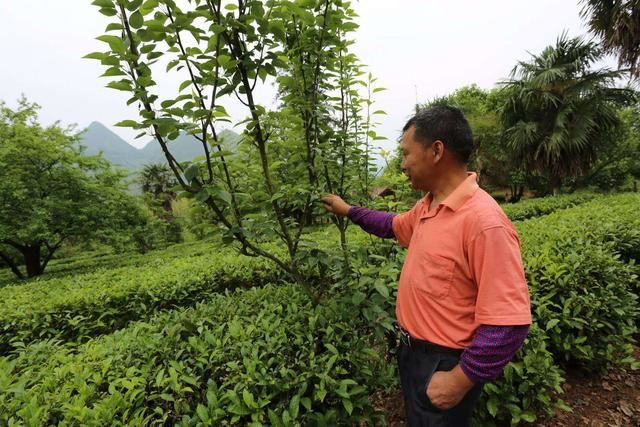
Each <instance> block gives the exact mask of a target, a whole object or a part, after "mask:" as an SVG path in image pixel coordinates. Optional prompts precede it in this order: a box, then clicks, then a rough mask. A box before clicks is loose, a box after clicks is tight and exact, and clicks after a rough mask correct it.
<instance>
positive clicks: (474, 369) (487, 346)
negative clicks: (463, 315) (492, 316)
mask: <svg viewBox="0 0 640 427" xmlns="http://www.w3.org/2000/svg"><path fill="white" fill-rule="evenodd" d="M528 332H529V325H519V326H491V325H480V327H479V328H478V330H477V331H476V334H475V335H474V337H473V341H472V342H471V344H470V345H469V347H467V348H465V349H464V351H463V352H462V356H460V368H461V369H462V371H463V372H464V373H465V374H466V375H467V376H468V377H469V379H471V381H473V382H475V383H486V382H488V381H493V380H495V379H496V378H498V376H499V375H500V374H501V373H502V370H503V369H504V367H505V366H506V365H507V363H509V361H510V360H511V359H512V358H513V356H515V354H516V353H517V352H518V349H520V347H521V346H522V343H523V342H524V339H525V338H526V337H527V333H528Z"/></svg>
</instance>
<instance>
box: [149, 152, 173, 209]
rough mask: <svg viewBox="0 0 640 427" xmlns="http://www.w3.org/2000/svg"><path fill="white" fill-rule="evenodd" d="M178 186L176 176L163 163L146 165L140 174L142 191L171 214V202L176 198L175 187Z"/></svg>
mask: <svg viewBox="0 0 640 427" xmlns="http://www.w3.org/2000/svg"><path fill="white" fill-rule="evenodd" d="M177 185H178V180H176V177H175V175H174V174H173V172H172V171H171V169H169V166H167V165H165V164H163V163H151V164H148V165H145V166H144V168H142V171H141V172H140V186H141V187H142V191H143V192H144V193H146V194H148V195H149V196H150V197H151V199H152V200H153V201H155V202H156V203H157V205H159V206H161V207H162V209H164V210H165V211H167V212H171V202H172V201H173V200H175V198H176V192H175V190H174V187H176V186H177Z"/></svg>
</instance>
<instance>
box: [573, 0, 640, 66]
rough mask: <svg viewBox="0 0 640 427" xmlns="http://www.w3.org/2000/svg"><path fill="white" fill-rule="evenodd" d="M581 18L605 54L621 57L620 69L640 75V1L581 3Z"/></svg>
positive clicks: (595, 0)
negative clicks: (626, 68)
mask: <svg viewBox="0 0 640 427" xmlns="http://www.w3.org/2000/svg"><path fill="white" fill-rule="evenodd" d="M581 3H582V6H583V7H582V11H581V13H580V14H581V15H582V17H583V18H584V19H586V20H587V23H588V25H589V29H590V30H591V32H592V33H594V34H595V35H596V36H598V37H599V38H600V40H601V45H602V47H603V48H604V49H605V51H606V52H608V53H612V54H614V55H616V56H618V62H619V66H620V67H628V68H629V69H630V71H631V73H632V75H634V76H635V77H638V76H639V75H640V1H638V0H606V1H604V0H582V2H581Z"/></svg>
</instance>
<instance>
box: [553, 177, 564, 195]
mask: <svg viewBox="0 0 640 427" xmlns="http://www.w3.org/2000/svg"><path fill="white" fill-rule="evenodd" d="M560 187H562V178H561V177H559V176H552V177H551V190H552V194H553V195H554V196H557V195H558V194H560Z"/></svg>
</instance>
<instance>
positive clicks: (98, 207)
mask: <svg viewBox="0 0 640 427" xmlns="http://www.w3.org/2000/svg"><path fill="white" fill-rule="evenodd" d="M38 108H39V107H38V106H37V105H36V104H32V103H29V102H27V100H26V99H24V98H23V99H21V100H20V101H19V105H18V108H17V109H16V110H15V111H14V110H12V109H11V108H9V107H7V106H6V104H4V103H0V258H1V259H2V260H3V261H4V262H5V263H6V264H8V265H9V266H10V268H11V270H12V271H13V273H15V275H16V276H17V277H19V278H24V277H25V276H28V277H33V276H37V275H40V274H42V273H43V272H44V270H45V268H46V266H47V263H48V262H49V260H51V257H52V256H53V255H54V253H55V252H56V250H58V249H59V248H60V246H61V245H62V244H63V243H64V242H66V241H75V242H81V241H86V240H88V239H101V240H108V239H110V238H115V236H116V235H118V234H122V233H123V231H125V230H127V229H128V228H129V227H132V226H136V225H139V224H140V222H141V221H143V217H142V216H141V215H140V209H139V206H138V205H137V204H136V202H135V199H134V198H133V197H131V196H129V195H128V194H127V193H126V191H125V185H124V184H123V182H122V178H123V176H122V174H120V173H119V172H116V171H114V170H112V168H111V167H110V165H109V163H108V162H106V161H105V160H104V159H102V158H101V157H99V156H93V157H87V156H83V155H82V151H81V148H80V146H79V134H78V133H74V132H73V129H70V128H69V129H63V128H62V127H60V125H59V124H58V123H56V124H54V125H52V126H49V127H42V126H41V125H40V124H38V121H37V111H38ZM20 258H22V262H21V261H20ZM21 264H24V268H25V269H26V271H23V270H22V269H21V268H22V266H21Z"/></svg>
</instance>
